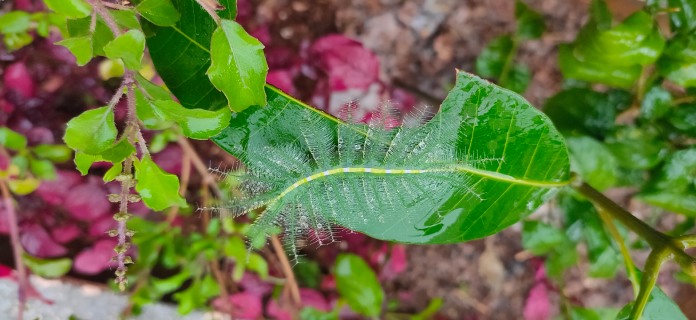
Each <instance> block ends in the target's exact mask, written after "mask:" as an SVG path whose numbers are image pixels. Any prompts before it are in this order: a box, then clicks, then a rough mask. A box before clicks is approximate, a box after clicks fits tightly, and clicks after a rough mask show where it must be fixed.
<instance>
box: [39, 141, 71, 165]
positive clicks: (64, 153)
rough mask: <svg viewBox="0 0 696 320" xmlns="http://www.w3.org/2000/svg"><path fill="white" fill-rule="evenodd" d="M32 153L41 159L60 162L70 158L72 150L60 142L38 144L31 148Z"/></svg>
mask: <svg viewBox="0 0 696 320" xmlns="http://www.w3.org/2000/svg"><path fill="white" fill-rule="evenodd" d="M31 150H32V151H33V152H34V154H35V155H36V156H37V157H39V158H43V159H47V160H51V161H53V162H56V163H61V162H65V161H68V160H70V159H72V150H71V149H70V148H68V147H67V146H65V145H62V144H40V145H38V146H36V147H33V148H31Z"/></svg>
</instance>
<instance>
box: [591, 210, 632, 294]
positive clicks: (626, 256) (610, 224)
mask: <svg viewBox="0 0 696 320" xmlns="http://www.w3.org/2000/svg"><path fill="white" fill-rule="evenodd" d="M597 212H599V217H600V218H602V221H603V222H604V225H605V226H606V227H607V230H608V231H609V234H610V235H611V237H612V238H614V241H615V242H616V244H618V245H619V251H621V255H622V256H623V260H624V264H625V266H626V274H628V279H629V280H631V286H632V287H633V295H634V296H638V293H639V292H640V285H639V282H640V280H638V275H637V274H636V265H635V263H634V262H633V259H632V258H631V254H630V252H629V251H628V247H626V243H625V242H624V239H623V238H622V237H621V234H620V233H619V229H617V228H616V225H614V221H612V220H611V217H610V216H609V214H607V213H606V212H604V210H601V209H599V210H597Z"/></svg>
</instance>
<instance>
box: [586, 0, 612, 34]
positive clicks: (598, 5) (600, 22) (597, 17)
mask: <svg viewBox="0 0 696 320" xmlns="http://www.w3.org/2000/svg"><path fill="white" fill-rule="evenodd" d="M590 17H591V18H592V20H593V22H594V23H595V24H596V25H597V29H598V30H600V31H604V30H607V29H609V28H611V23H612V20H613V18H612V16H611V11H609V7H607V3H606V2H605V1H604V0H592V3H591V4H590Z"/></svg>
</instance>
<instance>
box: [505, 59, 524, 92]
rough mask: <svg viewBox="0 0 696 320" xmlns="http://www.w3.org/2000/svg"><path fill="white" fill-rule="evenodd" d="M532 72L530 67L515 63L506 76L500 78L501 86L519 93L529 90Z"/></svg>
mask: <svg viewBox="0 0 696 320" xmlns="http://www.w3.org/2000/svg"><path fill="white" fill-rule="evenodd" d="M531 78H532V74H531V73H530V71H529V68H528V67H527V66H526V65H524V64H515V65H513V66H512V68H511V69H510V71H509V73H508V74H507V76H506V77H505V78H502V77H501V78H500V80H499V81H500V86H501V87H503V88H507V89H510V90H512V91H514V92H517V93H523V92H524V91H525V90H527V86H528V85H529V81H530V80H531Z"/></svg>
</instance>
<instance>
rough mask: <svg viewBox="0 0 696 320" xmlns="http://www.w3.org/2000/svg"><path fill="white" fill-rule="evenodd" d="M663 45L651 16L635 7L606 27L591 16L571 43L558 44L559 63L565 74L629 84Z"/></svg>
mask: <svg viewBox="0 0 696 320" xmlns="http://www.w3.org/2000/svg"><path fill="white" fill-rule="evenodd" d="M664 46H665V40H664V38H663V37H662V35H661V34H660V31H659V29H658V28H657V25H656V24H655V22H654V20H653V18H652V16H651V15H650V14H648V13H646V12H644V11H638V12H636V13H634V14H633V15H631V16H629V17H628V18H626V20H624V21H623V22H622V23H621V24H619V25H617V26H615V27H613V28H611V29H606V30H604V29H602V28H600V27H598V26H597V24H596V22H595V20H590V22H589V23H588V24H587V25H586V26H585V27H583V29H582V30H581V31H580V33H579V34H578V37H577V39H576V41H575V42H574V43H573V44H572V45H571V46H567V45H566V46H561V47H560V49H559V64H560V67H561V71H562V72H563V75H564V76H566V77H569V78H575V79H579V80H584V81H589V82H598V83H604V84H607V85H610V86H617V87H624V88H628V87H631V86H632V85H633V83H634V82H635V81H636V80H637V79H638V77H639V76H640V73H641V70H642V67H641V66H643V65H647V64H651V63H653V62H655V61H656V60H657V58H658V57H659V56H660V54H661V53H662V50H663V48H664Z"/></svg>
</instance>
